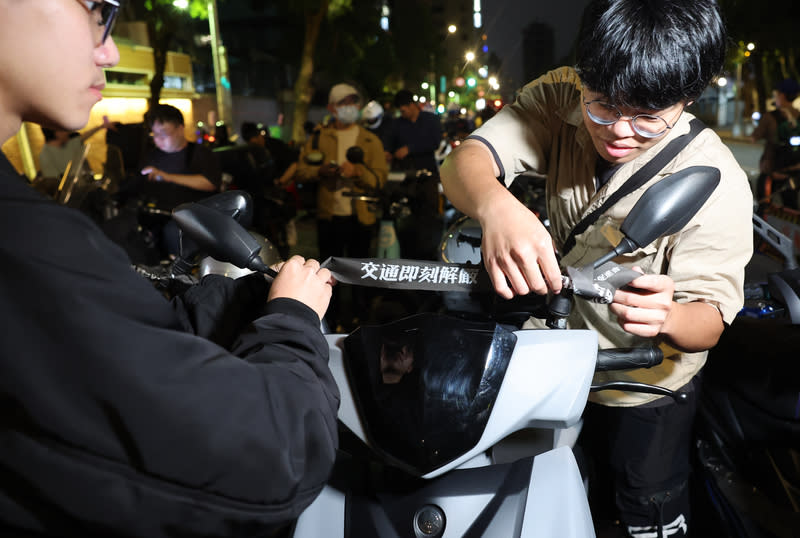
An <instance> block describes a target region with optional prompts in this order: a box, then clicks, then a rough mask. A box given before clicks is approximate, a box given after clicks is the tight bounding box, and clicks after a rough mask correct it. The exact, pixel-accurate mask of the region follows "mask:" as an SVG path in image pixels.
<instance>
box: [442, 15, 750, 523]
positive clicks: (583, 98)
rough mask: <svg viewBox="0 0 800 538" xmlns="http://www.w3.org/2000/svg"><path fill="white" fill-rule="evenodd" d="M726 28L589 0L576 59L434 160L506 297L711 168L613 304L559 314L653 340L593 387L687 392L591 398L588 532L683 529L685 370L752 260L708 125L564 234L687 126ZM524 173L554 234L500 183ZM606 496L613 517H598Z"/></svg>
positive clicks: (744, 206)
mask: <svg viewBox="0 0 800 538" xmlns="http://www.w3.org/2000/svg"><path fill="white" fill-rule="evenodd" d="M725 35H726V32H725V28H724V25H723V23H722V19H721V16H720V14H719V12H718V7H717V5H716V3H715V2H713V0H700V1H693V0H659V1H655V2H647V3H645V2H640V1H638V0H592V1H591V2H590V3H589V5H588V6H587V8H586V12H585V17H584V20H583V25H582V30H581V34H580V42H579V46H578V61H577V65H576V68H574V69H573V68H562V69H557V70H555V71H551V72H549V73H546V74H544V75H543V76H541V77H540V78H539V79H537V80H535V81H533V82H531V83H530V84H529V85H527V86H526V87H525V88H523V90H522V91H521V93H520V95H519V97H518V98H517V100H516V101H515V102H514V103H513V104H511V105H509V106H507V107H505V108H503V109H502V110H500V111H499V112H498V114H497V115H496V116H495V117H493V118H492V119H490V120H488V121H487V122H486V123H485V124H484V125H482V126H481V127H480V128H479V129H478V130H476V131H475V132H474V133H473V134H472V136H471V137H470V138H469V139H467V140H466V141H465V142H464V143H463V144H462V145H461V146H460V147H459V148H458V149H457V150H455V151H454V152H453V153H452V154H451V155H450V156H449V157H448V159H447V160H446V161H445V163H444V164H443V166H442V169H441V177H442V184H443V186H444V189H445V194H446V196H448V198H449V199H450V200H451V201H452V202H453V204H454V205H455V206H456V207H457V208H459V209H460V210H462V211H464V212H465V213H467V214H468V215H470V216H472V217H473V218H476V219H477V220H478V221H479V222H480V224H481V227H482V229H483V244H482V254H483V262H484V265H485V267H486V269H487V271H488V273H489V275H490V277H491V279H492V282H493V284H494V288H495V291H496V292H497V293H498V294H499V295H501V296H502V297H504V298H511V297H513V296H514V295H526V294H528V293H531V292H533V293H538V294H544V293H553V294H555V293H559V292H560V291H561V286H562V283H561V282H562V281H561V268H562V267H568V266H573V267H580V266H582V265H585V264H587V263H589V262H591V261H594V260H595V259H597V258H599V257H600V256H601V255H603V254H605V253H607V252H609V251H611V250H612V248H613V247H614V246H615V244H616V243H615V242H614V240H613V238H618V237H619V236H620V235H619V227H620V225H621V223H622V221H623V219H624V218H625V216H626V215H627V213H628V212H629V210H630V209H631V207H632V206H633V204H634V203H635V202H636V200H637V199H638V198H639V197H640V196H641V193H642V192H644V190H645V189H646V188H647V187H649V186H651V185H652V184H653V183H655V182H657V181H659V180H660V179H661V178H663V177H665V176H668V175H670V174H672V173H674V172H677V171H679V170H682V169H684V168H687V167H689V166H695V165H705V166H712V167H715V168H718V169H719V170H720V173H721V182H720V184H719V185H718V186H717V188H716V189H715V191H714V192H713V194H712V195H711V197H710V198H709V200H708V201H707V202H706V203H705V204H704V205H703V207H702V208H701V209H700V210H699V211H698V213H697V214H696V215H695V216H694V217H693V218H692V219H691V220H690V221H689V223H688V224H687V225H686V226H685V227H684V228H683V230H681V231H680V232H678V233H676V234H673V235H671V236H668V237H664V238H661V239H658V240H656V241H654V242H653V243H652V244H650V245H647V246H646V247H644V248H643V249H639V250H636V251H635V252H632V253H631V254H628V255H624V256H619V257H617V258H615V260H614V261H615V262H616V263H618V264H620V265H622V266H625V267H628V268H633V269H636V270H638V271H639V272H641V273H643V274H642V276H640V277H638V278H635V279H634V280H633V281H631V282H630V284H629V286H628V287H626V288H623V289H620V290H618V291H617V292H616V294H615V295H614V301H613V303H612V304H610V305H600V304H593V303H588V302H586V301H580V300H578V301H575V304H574V307H573V311H572V314H571V316H570V318H569V327H570V328H589V329H593V330H595V331H597V333H598V336H599V342H600V347H602V348H607V347H621V346H641V345H645V344H648V343H651V342H652V343H656V344H659V345H660V346H661V347H662V349H663V350H664V351H665V357H666V358H665V360H664V362H663V364H662V365H661V366H659V367H655V368H652V369H649V370H644V369H638V370H637V369H632V370H625V371H619V372H611V373H608V374H607V375H605V376H603V377H600V376H599V375H598V377H597V379H596V380H595V381H598V382H600V381H604V380H608V379H617V380H627V381H641V382H646V383H652V384H656V385H660V386H664V387H666V388H669V389H673V390H680V391H682V392H685V393H686V394H687V399H688V403H687V404H686V405H678V404H676V403H675V402H674V401H673V400H671V399H669V398H663V397H657V396H654V395H649V394H639V393H632V392H621V391H607V392H598V393H594V394H593V397H592V399H593V400H594V402H595V403H590V404H589V405H588V406H587V411H586V413H585V417H584V418H585V425H584V432H583V433H582V440H581V441H582V444H583V445H584V446H587V447H589V452H590V453H591V454H592V455H593V456H594V457H595V458H594V463H595V466H596V468H597V469H598V470H599V471H603V470H608V471H609V474H610V476H608V477H607V479H606V480H605V481H604V480H602V479H600V480H599V481H598V482H596V483H595V487H594V492H593V494H592V498H591V501H592V504H593V508H592V512H593V514H594V515H595V520H596V523H597V526H598V532H599V531H600V529H601V528H602V526H603V523H602V520H603V519H604V518H607V519H608V520H610V521H613V520H614V519H620V520H621V523H622V526H623V531H624V532H625V533H627V535H628V536H633V537H644V536H653V535H654V534H653V533H654V532H656V531H658V532H660V531H661V530H663V531H664V532H666V533H667V534H669V535H670V536H685V535H686V533H687V532H688V526H689V499H688V486H687V481H688V477H689V471H690V464H689V450H690V435H691V423H692V420H693V417H694V412H695V396H696V385H697V378H696V375H697V373H698V372H699V371H700V369H701V367H702V366H703V364H704V362H705V358H706V350H708V349H709V348H711V347H713V346H714V345H715V344H716V342H717V340H718V339H719V336H720V334H721V333H722V330H723V328H724V327H725V324H726V323H731V322H732V320H733V319H734V317H735V316H736V314H737V312H738V311H739V309H740V308H741V306H742V304H743V300H744V294H743V289H742V288H743V279H744V266H745V264H746V263H747V261H748V260H749V258H750V256H751V253H752V227H751V226H752V224H751V218H752V196H751V193H750V189H749V185H748V182H747V178H746V176H745V174H744V172H743V171H742V169H741V167H740V166H739V165H738V164H737V163H736V161H735V159H734V157H733V155H732V154H731V152H730V151H729V150H728V149H727V148H726V147H725V146H724V145H723V144H722V142H721V141H720V139H719V137H717V135H716V134H714V133H713V132H712V131H711V130H710V129H706V130H704V131H703V132H701V133H700V134H699V135H697V137H695V138H694V139H693V140H692V141H691V142H690V143H689V144H688V146H687V147H685V148H684V149H683V150H682V151H681V152H680V153H679V154H678V155H677V157H675V158H674V159H672V161H671V162H669V163H668V164H667V165H666V166H665V167H664V168H663V169H662V170H661V171H660V172H658V173H657V174H656V175H655V177H653V178H652V179H651V180H649V182H648V183H646V184H645V185H644V186H643V187H641V188H639V189H637V190H635V191H634V192H632V193H631V194H629V195H628V196H626V197H623V198H622V199H621V200H620V201H618V202H617V203H616V204H615V205H613V206H611V208H610V209H609V210H608V211H607V212H605V213H604V214H603V215H601V216H600V217H599V219H598V220H597V221H596V222H595V223H594V224H593V225H592V226H590V227H589V228H588V229H587V230H586V231H585V232H584V233H582V234H579V235H577V237H576V242H575V246H574V248H572V249H571V250H569V252H564V251H563V247H564V242H565V240H566V239H567V237H568V236H569V234H570V232H571V231H572V229H573V228H574V227H575V225H576V224H577V223H578V222H580V220H581V219H582V218H583V217H584V216H585V215H586V214H588V213H590V212H591V211H592V210H593V209H595V208H596V207H598V206H599V205H600V204H602V203H603V202H604V201H605V200H606V199H607V198H608V197H609V196H610V195H611V194H612V193H613V192H615V191H617V190H618V189H619V188H620V187H621V186H622V185H623V184H624V183H625V181H626V180H627V179H628V178H629V177H630V176H631V175H632V174H633V173H635V172H636V171H637V170H639V169H640V168H642V166H644V165H645V164H646V163H647V162H649V161H650V160H651V159H652V158H653V157H654V156H655V155H656V154H657V153H658V152H659V151H661V149H662V148H663V147H664V146H665V145H667V144H668V143H669V142H670V141H671V140H673V139H675V138H676V137H678V136H680V135H682V134H684V133H686V132H688V131H689V121H690V120H691V119H692V115H691V114H690V113H689V112H687V111H686V107H687V106H689V105H690V104H691V103H692V102H693V100H695V99H697V98H698V97H699V96H700V95H701V93H702V92H703V90H704V89H705V87H706V86H707V85H708V83H709V82H710V81H711V80H712V78H713V77H714V76H716V75H717V74H718V73H719V71H720V69H721V67H722V63H723V60H724V56H725V47H726V37H725ZM653 36H657V39H654V38H653ZM528 171H533V172H536V173H539V174H542V175H544V176H546V178H547V179H546V182H547V183H546V187H547V212H548V218H549V221H550V227H549V230H548V229H547V228H545V226H544V224H543V223H542V222H540V221H539V219H538V218H537V217H536V216H535V215H534V214H533V213H532V212H531V211H529V210H528V209H527V208H526V207H525V206H523V205H522V204H521V203H520V202H519V201H517V200H516V198H514V197H513V196H512V195H511V193H510V192H509V191H508V189H507V187H508V186H509V185H510V184H511V183H512V182H513V180H514V178H515V177H516V176H517V175H519V174H521V173H523V172H528ZM554 247H555V248H554ZM559 257H560V260H559ZM535 321H538V320H532V321H531V323H530V325H531V326H536V323H535ZM598 485H599V487H598ZM606 485H607V486H608V488H607V489H604V486H606ZM612 489H613V491H611V490H612ZM590 490H591V488H590ZM612 499H615V500H616V513H611V512H610V511H609V510H606V508H608V507H606V506H605V505H610V504H611V503H612Z"/></svg>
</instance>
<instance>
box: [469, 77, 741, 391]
mask: <svg viewBox="0 0 800 538" xmlns="http://www.w3.org/2000/svg"><path fill="white" fill-rule="evenodd" d="M581 106H583V105H582V102H581V83H580V79H579V78H578V76H577V74H576V73H575V71H574V70H573V69H571V68H561V69H558V70H555V71H551V72H549V73H547V74H545V75H544V76H542V77H540V78H539V79H537V80H535V81H533V82H532V83H530V84H528V85H527V86H525V88H523V90H522V92H521V94H520V96H519V98H518V99H517V101H516V102H515V103H513V104H512V105H509V106H507V107H505V108H503V109H502V110H501V111H500V112H499V113H498V114H497V115H496V116H495V117H494V118H492V119H491V120H490V121H488V122H487V123H486V124H484V125H483V126H482V127H481V128H480V129H478V130H476V131H475V132H474V133H473V136H474V137H475V138H478V139H479V140H482V141H483V142H484V143H486V144H487V145H488V146H489V147H490V149H491V150H492V152H493V153H494V155H495V159H496V162H497V165H498V167H499V169H500V171H501V175H500V178H499V179H500V180H502V181H504V182H505V184H506V185H510V184H511V182H513V180H514V178H515V177H516V176H517V175H519V174H520V173H522V172H526V171H535V172H537V173H539V174H543V175H546V177H547V180H546V181H547V183H546V184H547V211H548V217H549V219H550V232H551V234H552V236H553V239H554V241H555V243H556V245H557V246H558V247H559V248H560V246H561V245H562V244H563V242H564V241H565V240H566V238H567V236H568V235H569V233H570V231H571V230H572V228H573V227H574V226H575V225H576V224H578V222H580V220H581V219H582V218H583V217H584V215H586V214H587V213H590V212H591V211H592V210H593V209H594V208H596V207H598V206H599V205H601V204H602V203H603V202H604V201H605V200H606V199H607V198H608V196H609V195H610V194H611V193H613V192H614V191H616V190H617V189H619V188H620V186H621V185H622V184H623V183H625V181H627V180H628V178H630V177H631V175H632V174H633V173H635V172H636V171H637V170H639V169H640V168H641V167H642V166H643V165H644V164H645V163H647V162H648V161H649V160H650V159H651V158H652V157H653V156H654V155H655V154H656V153H658V152H659V151H661V149H662V148H663V147H664V146H666V145H667V144H668V143H669V142H670V141H671V140H673V139H674V138H675V137H677V136H680V135H682V134H684V133H686V132H688V131H689V121H690V120H691V119H692V118H693V116H692V115H691V114H689V113H688V112H684V113H683V114H682V115H681V117H680V119H679V120H678V122H677V123H676V125H675V126H674V127H673V128H672V129H671V130H669V131H668V132H667V134H666V135H665V136H664V137H663V139H662V140H660V141H659V142H658V143H657V144H656V145H655V146H653V147H652V148H650V149H649V150H648V151H647V152H646V153H644V154H643V155H641V156H640V157H638V158H637V159H634V160H633V161H631V162H627V163H624V164H622V165H620V167H619V168H618V169H617V170H616V172H615V173H614V175H613V176H612V177H611V179H610V180H609V181H608V182H607V183H606V184H605V185H603V186H602V187H600V189H599V190H597V189H596V187H595V163H596V160H597V159H598V158H599V157H598V154H597V151H596V150H595V149H594V146H593V145H592V141H591V138H590V136H589V132H588V131H587V130H586V127H585V126H584V124H583V116H582V110H581ZM699 165H702V166H714V167H716V168H718V169H719V170H720V172H721V179H720V184H719V185H718V186H717V188H716V190H715V191H714V192H713V194H712V195H711V197H710V198H709V200H708V201H707V202H706V203H705V204H704V205H703V207H702V208H701V209H700V210H699V211H698V213H697V214H696V215H695V216H694V217H693V218H692V219H691V220H690V221H689V223H688V224H687V225H686V226H685V227H684V228H683V230H681V231H680V232H678V233H676V234H674V235H671V236H667V237H663V238H661V239H658V240H656V241H655V242H653V243H652V244H650V245H647V246H646V247H645V248H643V249H640V250H637V251H635V252H633V253H631V254H627V255H624V256H621V257H618V258H616V259H615V261H616V262H617V263H619V264H620V265H624V266H626V267H633V266H634V265H636V266H639V267H641V268H642V270H643V271H644V272H645V273H654V274H665V275H668V276H669V277H671V278H672V279H673V280H674V281H675V295H674V300H675V301H677V302H680V303H687V302H691V301H706V302H710V303H711V304H713V305H715V306H718V308H719V310H720V312H721V314H722V317H723V320H724V321H725V322H726V323H731V322H732V321H733V319H734V317H735V316H736V314H737V313H738V312H739V310H740V309H741V307H742V305H743V302H744V293H743V282H744V266H745V265H746V263H747V262H748V260H749V259H750V256H751V255H752V249H753V246H752V237H753V230H752V220H751V219H752V207H753V203H752V193H751V191H750V186H749V183H748V181H747V177H746V174H745V173H744V171H743V170H742V168H741V167H740V166H739V164H738V163H737V162H736V160H735V158H734V157H733V155H732V154H731V152H730V150H729V149H728V148H727V147H726V146H725V145H724V144H723V143H722V141H721V140H720V139H719V137H718V136H717V135H716V134H715V133H714V132H713V131H712V130H710V129H706V130H705V131H703V132H701V133H700V134H699V135H697V137H696V138H695V139H694V140H692V141H691V142H690V144H689V145H688V146H687V147H686V148H684V149H683V150H682V151H681V152H680V153H679V154H678V155H677V156H676V157H675V158H674V159H673V160H672V161H671V162H670V163H669V164H667V166H666V167H664V169H663V170H661V172H660V173H659V174H657V175H656V177H654V178H653V179H652V180H650V181H649V182H648V183H646V184H645V185H644V186H642V187H641V188H640V189H638V190H636V191H634V192H633V193H631V194H629V195H628V196H625V197H623V198H622V199H621V200H620V201H618V202H617V203H616V204H615V205H614V206H612V207H611V208H610V209H609V210H608V211H607V212H606V213H605V214H603V215H602V216H601V217H600V218H599V219H598V220H597V221H596V222H595V223H594V224H593V225H592V226H590V227H589V228H588V229H587V230H586V231H585V232H584V233H583V234H581V235H579V236H577V238H576V246H575V247H574V248H573V249H572V251H571V252H569V253H568V255H567V256H565V257H564V258H563V259H562V260H561V265H562V267H567V266H573V267H580V266H583V265H585V264H588V263H590V262H593V261H594V260H596V259H597V258H599V257H600V256H601V255H603V254H606V253H607V252H609V251H610V250H611V249H612V248H613V247H614V246H616V244H617V243H618V241H619V238H620V237H621V232H619V228H620V226H621V224H622V221H623V220H624V218H625V216H626V215H627V214H628V212H629V211H630V209H631V208H632V207H633V205H634V204H635V202H636V201H637V200H638V199H639V198H640V197H641V195H642V193H643V192H644V191H645V190H646V189H647V188H648V187H650V186H651V185H652V184H653V183H655V182H657V181H658V180H659V179H660V178H662V177H664V176H666V175H669V174H671V173H673V172H677V171H679V170H682V169H684V168H688V167H690V166H699ZM528 326H530V327H540V326H543V323H541V320H538V319H532V320H531V321H530V322H529V324H528ZM568 326H569V327H570V328H588V329H592V330H595V331H597V333H598V336H599V341H600V347H601V348H610V347H629V346H643V345H648V344H649V343H652V342H649V341H648V339H644V338H640V337H637V336H634V335H631V334H629V333H627V332H625V331H623V330H622V328H621V327H620V326H619V325H618V324H617V322H616V318H615V317H614V316H613V315H612V314H611V312H610V310H609V308H608V305H599V304H594V303H591V302H588V301H584V300H582V299H579V298H576V300H575V301H574V305H573V310H572V315H571V316H570V318H569V322H568ZM659 343H660V345H661V348H662V349H663V350H664V352H665V353H664V354H665V360H664V362H663V363H662V364H661V365H659V366H656V367H653V368H650V369H633V370H623V371H616V372H598V373H597V374H596V375H595V382H596V383H597V382H603V381H609V380H619V381H638V382H643V383H651V384H654V385H659V386H662V387H666V388H668V389H673V390H674V389H678V388H680V387H682V386H683V385H685V384H686V383H687V382H689V380H691V379H692V377H693V376H694V375H695V374H697V372H698V371H699V370H700V368H701V367H702V366H703V364H705V360H706V355H707V352H700V353H681V352H679V351H677V350H674V349H672V348H670V347H669V346H667V345H666V344H664V343H663V342H659ZM656 398H659V396H655V395H650V394H643V393H632V392H621V391H601V392H596V393H592V395H591V400H593V401H596V402H599V403H603V404H606V405H614V406H631V405H639V404H642V403H646V402H649V401H651V400H655V399H656Z"/></svg>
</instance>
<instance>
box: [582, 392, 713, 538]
mask: <svg viewBox="0 0 800 538" xmlns="http://www.w3.org/2000/svg"><path fill="white" fill-rule="evenodd" d="M696 385H697V382H696V381H693V382H692V383H690V385H689V386H688V387H686V388H685V389H682V390H686V391H687V394H688V399H687V401H686V402H684V403H676V402H675V401H674V400H665V399H663V398H662V399H661V400H659V401H658V403H660V404H661V405H653V404H650V405H646V406H640V407H607V406H602V405H597V404H592V403H590V404H588V406H587V408H586V412H585V413H584V427H583V431H582V432H581V437H580V439H579V445H580V446H581V448H582V449H583V451H584V452H585V454H586V457H587V462H588V466H589V501H590V504H591V508H592V514H593V518H594V520H595V526H596V527H597V532H598V538H600V537H601V536H610V535H611V534H608V531H607V530H606V529H605V528H604V527H608V526H610V525H609V522H613V521H615V520H617V519H618V520H619V521H620V523H621V529H620V533H619V534H618V535H621V536H632V537H634V538H636V537H640V536H642V537H643V536H658V537H659V538H660V537H661V536H662V534H660V533H663V536H670V537H675V538H678V537H683V536H687V535H688V526H689V518H690V504H689V474H690V469H691V464H690V454H691V435H692V423H693V420H694V415H695V410H696V406H697V398H696V396H697V390H694V389H695V387H696ZM697 388H699V387H697ZM687 389H688V390H687Z"/></svg>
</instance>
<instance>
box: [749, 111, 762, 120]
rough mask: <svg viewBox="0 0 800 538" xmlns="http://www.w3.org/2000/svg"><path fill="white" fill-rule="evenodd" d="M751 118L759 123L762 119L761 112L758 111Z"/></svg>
mask: <svg viewBox="0 0 800 538" xmlns="http://www.w3.org/2000/svg"><path fill="white" fill-rule="evenodd" d="M750 117H751V118H753V121H758V120H760V119H761V112H759V111H758V110H756V111H755V112H753V115H752V116H750Z"/></svg>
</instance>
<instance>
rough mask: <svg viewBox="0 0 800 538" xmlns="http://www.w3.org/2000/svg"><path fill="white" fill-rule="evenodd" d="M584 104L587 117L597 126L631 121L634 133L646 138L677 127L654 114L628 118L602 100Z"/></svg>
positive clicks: (655, 136)
mask: <svg viewBox="0 0 800 538" xmlns="http://www.w3.org/2000/svg"><path fill="white" fill-rule="evenodd" d="M583 104H584V105H585V106H586V115H588V116H589V119H590V120H592V121H593V122H595V123H596V124H598V125H614V124H615V123H617V122H618V121H619V120H622V119H625V120H629V121H630V122H631V127H632V128H633V130H634V132H636V134H638V135H640V136H643V137H645V138H657V137H659V136H661V135H663V134H664V133H666V132H667V131H668V130H669V129H672V128H673V127H674V126H675V124H674V123H673V124H672V125H670V124H669V123H667V120H665V119H664V118H662V117H661V116H655V115H653V114H636V115H635V116H626V115H624V114H623V113H622V111H621V110H620V109H619V108H617V107H616V105H612V104H611V103H606V102H605V101H603V100H601V99H595V100H594V101H584V102H583Z"/></svg>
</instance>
